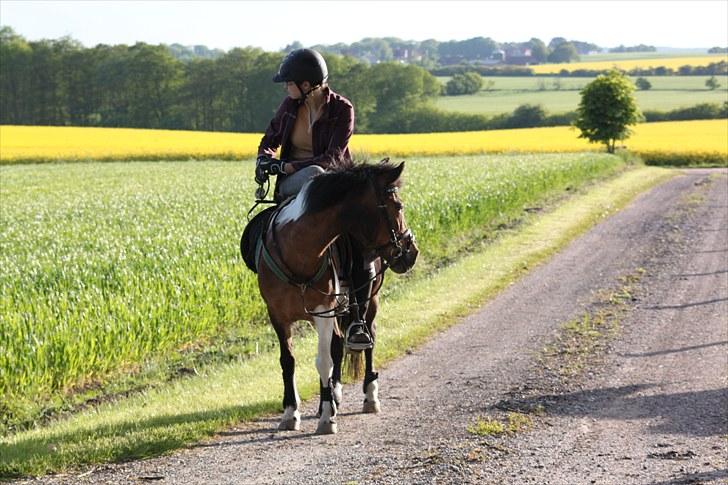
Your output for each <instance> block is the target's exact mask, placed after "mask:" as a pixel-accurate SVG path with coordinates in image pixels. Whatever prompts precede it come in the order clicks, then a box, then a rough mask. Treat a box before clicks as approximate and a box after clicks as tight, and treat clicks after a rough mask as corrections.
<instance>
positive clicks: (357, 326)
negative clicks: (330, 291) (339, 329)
mask: <svg viewBox="0 0 728 485" xmlns="http://www.w3.org/2000/svg"><path fill="white" fill-rule="evenodd" d="M353 273H354V274H352V280H353V285H352V286H353V287H354V288H357V289H358V291H355V292H352V293H353V295H352V296H353V297H354V300H355V302H354V303H355V304H354V305H352V321H351V323H350V324H349V328H347V329H346V347H347V348H348V349H349V350H352V351H361V350H366V349H371V348H372V347H373V346H374V340H373V339H372V336H371V334H370V333H369V329H368V328H367V325H366V322H365V318H366V314H367V307H368V305H369V298H370V297H371V291H372V280H373V278H374V274H375V273H374V265H373V264H371V263H369V264H366V265H364V264H362V265H356V264H355V265H354V268H353Z"/></svg>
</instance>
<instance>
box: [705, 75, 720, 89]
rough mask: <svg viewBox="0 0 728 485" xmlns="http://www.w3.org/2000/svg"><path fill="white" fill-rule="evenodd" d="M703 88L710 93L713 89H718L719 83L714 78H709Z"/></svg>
mask: <svg viewBox="0 0 728 485" xmlns="http://www.w3.org/2000/svg"><path fill="white" fill-rule="evenodd" d="M705 87H707V88H708V89H710V90H711V91H712V90H714V89H718V88H719V87H720V83H719V82H718V80H717V79H716V78H715V76H710V77H709V78H708V79H706V80H705Z"/></svg>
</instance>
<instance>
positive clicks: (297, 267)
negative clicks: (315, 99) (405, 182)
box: [257, 159, 418, 434]
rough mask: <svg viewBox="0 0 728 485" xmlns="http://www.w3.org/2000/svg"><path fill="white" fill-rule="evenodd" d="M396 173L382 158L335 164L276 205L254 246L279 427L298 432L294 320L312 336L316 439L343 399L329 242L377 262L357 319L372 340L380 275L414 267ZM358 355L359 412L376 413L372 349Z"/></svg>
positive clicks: (338, 284) (338, 303)
mask: <svg viewBox="0 0 728 485" xmlns="http://www.w3.org/2000/svg"><path fill="white" fill-rule="evenodd" d="M403 170H404V162H401V163H400V164H399V165H393V164H391V163H389V161H388V159H384V160H382V161H381V162H380V163H378V164H365V163H353V162H349V163H345V164H341V165H340V166H338V167H334V168H333V169H331V170H330V171H327V172H325V173H322V174H320V175H318V176H316V177H314V178H312V179H311V180H310V181H308V182H307V183H306V184H305V185H304V186H303V187H302V188H301V191H300V192H299V193H298V195H297V196H296V197H295V199H292V200H290V201H289V202H288V203H283V204H281V205H280V206H279V207H278V209H276V211H275V212H274V213H273V215H271V216H270V220H269V222H268V226H267V230H266V231H265V233H264V234H263V236H262V237H261V238H260V240H259V243H258V249H257V254H258V255H259V258H258V259H259V263H258V286H259V289H260V294H261V296H262V297H263V300H264V301H265V303H266V306H267V310H268V316H269V318H270V322H271V324H272V325H273V328H274V329H275V332H276V335H277V336H278V340H279V343H280V365H281V370H282V375H283V409H284V411H283V416H282V417H281V420H280V423H279V425H278V429H279V430H299V429H300V425H301V414H300V412H299V410H298V408H299V405H300V398H299V395H298V391H297V389H296V382H295V377H294V373H295V364H296V361H295V358H294V356H293V352H292V327H293V325H294V323H295V322H297V321H300V320H307V321H309V322H313V323H314V324H315V327H316V331H317V333H318V349H317V357H316V368H317V370H318V375H319V379H320V386H319V387H320V401H319V422H318V425H317V428H316V434H333V433H336V432H337V430H338V428H337V422H336V413H337V405H340V403H341V399H342V383H341V364H342V357H343V354H344V338H343V329H342V328H341V326H342V324H343V323H344V322H345V321H346V319H345V318H342V313H343V312H342V310H345V309H346V307H347V302H346V294H347V292H346V291H345V290H344V283H345V282H344V281H342V280H341V279H340V278H339V275H338V271H337V268H336V267H335V266H334V264H333V263H332V257H331V253H332V249H333V246H334V242H335V241H337V240H339V239H343V238H349V239H350V240H351V243H352V244H356V245H357V247H359V248H360V249H361V250H363V252H364V253H363V254H364V255H365V257H366V258H369V259H368V260H370V261H375V262H376V268H378V271H377V272H376V275H375V276H374V278H373V279H374V280H375V281H374V287H375V288H376V289H377V290H376V291H373V293H374V295H373V296H371V297H370V301H369V305H368V308H367V311H366V315H365V317H364V320H365V322H366V325H367V328H368V330H369V332H370V335H371V336H372V340H374V339H375V336H376V325H375V322H374V318H375V316H376V313H377V306H378V297H377V294H376V292H377V291H378V289H379V287H380V286H381V284H382V281H383V273H384V270H385V269H387V268H390V269H391V270H392V271H394V272H395V273H405V272H407V271H408V270H409V269H410V268H412V266H414V264H415V260H416V259H417V254H418V248H417V245H416V242H415V239H414V235H413V234H412V232H411V231H410V230H409V229H408V228H407V224H406V222H405V218H404V212H403V208H404V206H403V204H402V202H401V200H400V198H399V195H398V189H399V187H400V185H401V182H400V178H401V174H402V171H403ZM337 317H338V318H337ZM364 354H365V355H364V359H365V372H364V383H363V390H364V394H365V399H364V406H363V412H365V413H376V412H379V411H380V403H379V398H378V384H377V377H378V374H377V373H376V372H374V369H373V363H372V357H373V348H370V349H367V350H365V351H364ZM359 355H360V354H359Z"/></svg>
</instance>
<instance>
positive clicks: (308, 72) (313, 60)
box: [273, 49, 329, 86]
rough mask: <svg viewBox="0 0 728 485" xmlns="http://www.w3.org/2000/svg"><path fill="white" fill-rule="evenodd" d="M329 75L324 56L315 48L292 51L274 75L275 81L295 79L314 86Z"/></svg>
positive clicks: (294, 80) (296, 81) (297, 81)
mask: <svg viewBox="0 0 728 485" xmlns="http://www.w3.org/2000/svg"><path fill="white" fill-rule="evenodd" d="M328 77H329V70H328V69H327V68H326V61H324V58H323V57H322V56H321V54H319V53H318V52H316V51H315V50H313V49H296V50H295V51H292V52H290V53H289V54H288V55H287V56H286V57H285V59H283V62H281V67H279V68H278V73H277V74H276V75H275V76H273V82H275V83H281V82H286V81H293V82H295V83H302V82H303V81H308V82H310V83H311V85H312V86H318V85H319V84H321V83H323V82H325V81H326V79H327V78H328Z"/></svg>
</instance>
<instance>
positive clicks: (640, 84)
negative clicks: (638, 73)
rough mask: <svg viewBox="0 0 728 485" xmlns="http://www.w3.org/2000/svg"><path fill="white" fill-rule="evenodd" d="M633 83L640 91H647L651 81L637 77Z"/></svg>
mask: <svg viewBox="0 0 728 485" xmlns="http://www.w3.org/2000/svg"><path fill="white" fill-rule="evenodd" d="M634 83H635V85H636V86H637V89H639V90H640V91H647V90H648V89H650V88H651V87H652V83H651V82H649V81H648V80H647V79H645V78H643V77H638V78H637V80H636V81H635V82H634Z"/></svg>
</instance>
